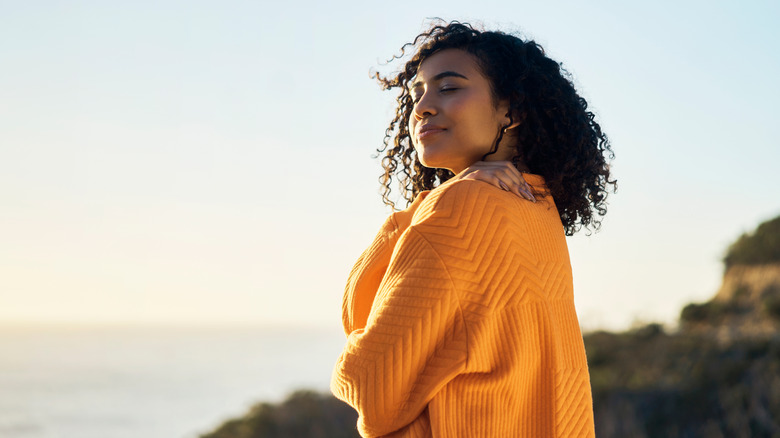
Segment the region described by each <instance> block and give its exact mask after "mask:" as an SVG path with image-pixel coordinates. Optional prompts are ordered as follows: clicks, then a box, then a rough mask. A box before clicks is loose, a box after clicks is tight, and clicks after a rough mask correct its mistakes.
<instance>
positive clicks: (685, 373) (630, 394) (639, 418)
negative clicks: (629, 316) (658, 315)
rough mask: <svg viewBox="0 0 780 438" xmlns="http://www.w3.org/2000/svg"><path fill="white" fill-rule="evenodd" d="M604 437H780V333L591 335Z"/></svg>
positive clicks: (587, 338) (653, 331) (593, 379)
mask: <svg viewBox="0 0 780 438" xmlns="http://www.w3.org/2000/svg"><path fill="white" fill-rule="evenodd" d="M585 347H586V350H587V352H588V363H589V370H590V375H591V385H592V389H593V403H594V410H595V419H596V435H597V436H599V437H602V438H604V437H626V436H630V437H637V438H641V437H670V438H671V437H710V436H712V437H777V436H780V337H777V336H775V337H774V338H770V339H766V338H764V339H741V340H739V341H738V342H734V343H732V344H729V345H720V344H719V343H718V342H717V340H716V339H713V338H711V337H708V336H703V335H692V334H686V333H676V334H666V333H664V332H663V331H659V330H658V329H657V325H654V327H649V328H642V329H639V330H634V331H631V332H627V333H607V332H597V333H592V334H590V335H586V336H585Z"/></svg>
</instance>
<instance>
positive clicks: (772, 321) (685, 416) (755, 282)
mask: <svg viewBox="0 0 780 438" xmlns="http://www.w3.org/2000/svg"><path fill="white" fill-rule="evenodd" d="M724 265H725V273H724V276H723V282H722V285H721V287H720V289H719V290H718V291H717V292H716V293H715V295H714V296H713V298H712V299H711V300H709V301H707V302H705V303H692V304H689V305H687V306H685V308H683V309H682V311H681V314H680V324H679V328H678V329H677V330H676V331H674V332H667V331H666V330H664V328H663V327H662V326H661V325H659V324H649V325H647V326H644V327H640V328H636V329H633V330H629V331H626V332H622V333H611V332H605V331H599V332H594V333H589V334H586V335H585V336H584V340H585V349H586V351H587V354H588V366H589V370H590V375H591V385H592V388H593V401H594V411H595V412H594V414H595V420H596V434H597V436H598V437H600V438H611V437H615V438H617V437H621V438H622V437H632V438H651V437H664V438H675V437H680V438H683V437H691V438H693V437H735V438H741V437H745V438H748V437H750V438H754V437H758V438H760V437H780V217H778V218H775V219H773V220H770V221H767V222H764V223H762V224H761V225H759V226H758V228H757V229H756V231H755V232H753V233H749V234H745V235H743V236H741V237H740V238H739V239H738V240H737V241H736V242H734V243H733V244H732V245H731V246H730V247H729V248H728V250H727V253H726V256H725V258H724ZM356 418H357V417H356V415H355V412H354V411H353V410H352V409H351V408H349V407H348V406H346V405H344V404H343V403H341V402H340V401H338V400H336V399H335V398H333V397H332V396H330V395H327V394H314V393H310V392H300V393H296V394H293V395H292V396H291V397H290V398H289V399H288V400H287V401H285V402H284V403H282V404H280V405H269V404H260V405H257V406H256V407H255V408H253V409H252V410H251V412H249V413H248V414H247V415H246V416H244V417H242V418H239V419H234V420H230V421H228V422H226V423H225V424H223V425H222V426H221V427H220V428H218V429H217V430H215V431H214V432H211V433H208V434H205V435H202V437H201V438H261V437H262V438H282V437H284V438H288V437H290V438H292V437H295V438H302V437H312V438H315V437H316V438H318V437H358V434H357V432H356V431H355V428H354V425H355V421H356Z"/></svg>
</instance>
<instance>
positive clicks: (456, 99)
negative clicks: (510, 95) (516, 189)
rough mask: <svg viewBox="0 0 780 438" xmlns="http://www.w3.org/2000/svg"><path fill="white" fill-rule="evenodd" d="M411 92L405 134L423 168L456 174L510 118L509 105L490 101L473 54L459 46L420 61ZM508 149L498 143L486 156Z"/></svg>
mask: <svg viewBox="0 0 780 438" xmlns="http://www.w3.org/2000/svg"><path fill="white" fill-rule="evenodd" d="M410 93H411V96H412V99H414V101H415V105H414V109H413V110H412V114H411V116H410V117H409V134H410V135H411V137H412V144H413V145H414V149H415V151H416V152H417V157H418V158H419V160H420V162H421V163H422V164H423V166H425V167H433V168H443V169H449V170H451V171H452V172H454V173H459V172H460V171H461V170H463V169H465V168H466V167H468V166H470V165H471V164H473V163H475V162H476V161H479V160H480V159H482V156H483V155H485V154H486V153H488V152H490V150H491V149H492V148H493V145H494V144H495V141H496V139H497V138H498V132H499V130H501V129H502V128H503V127H505V126H507V125H509V122H510V121H509V117H508V116H507V111H508V105H507V104H506V103H500V104H499V105H498V107H496V106H495V105H494V103H493V99H492V96H491V91H490V82H489V81H488V79H487V78H486V77H485V76H483V75H482V71H481V70H480V68H479V66H478V65H477V60H476V58H475V57H474V56H473V55H471V54H470V53H468V52H465V51H463V50H460V49H445V50H442V51H441V52H437V53H435V54H433V55H432V56H430V57H429V58H427V59H426V60H425V61H423V63H422V64H421V65H420V67H419V69H418V71H417V76H416V77H415V78H414V79H413V81H412V85H411V88H410ZM503 143H504V142H503V141H502V145H503ZM508 154H509V151H508V150H507V149H506V148H501V149H499V151H498V152H497V153H496V154H492V155H489V156H488V157H487V159H488V160H508V159H511V156H508Z"/></svg>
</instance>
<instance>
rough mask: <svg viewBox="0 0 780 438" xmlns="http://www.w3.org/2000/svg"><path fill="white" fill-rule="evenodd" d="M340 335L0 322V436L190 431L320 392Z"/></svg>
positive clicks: (140, 437)
mask: <svg viewBox="0 0 780 438" xmlns="http://www.w3.org/2000/svg"><path fill="white" fill-rule="evenodd" d="M344 342H345V338H344V334H343V333H342V332H341V331H339V330H338V329H335V328H334V329H331V328H328V329H291V328H218V329H217V328H151V327H149V328H138V327H135V328H129V327H122V328H120V327H113V328H99V327H91V328H87V327H84V328H54V327H48V328H33V327H0V437H2V438H195V437H197V436H198V435H199V434H200V433H205V432H208V431H210V430H212V429H213V428H214V427H216V426H217V425H219V424H220V423H221V422H222V420H225V419H227V418H231V417H235V416H239V415H242V414H243V413H245V412H246V411H247V409H248V408H249V407H250V406H251V405H252V404H254V403H256V402H260V401H269V402H278V401H281V400H283V399H284V398H285V396H286V395H288V394H289V393H290V392H292V391H294V390H296V389H314V390H321V391H327V388H328V382H329V380H330V374H331V371H332V369H333V365H334V364H335V361H336V358H337V357H338V354H339V352H340V351H341V348H342V347H343V346H344Z"/></svg>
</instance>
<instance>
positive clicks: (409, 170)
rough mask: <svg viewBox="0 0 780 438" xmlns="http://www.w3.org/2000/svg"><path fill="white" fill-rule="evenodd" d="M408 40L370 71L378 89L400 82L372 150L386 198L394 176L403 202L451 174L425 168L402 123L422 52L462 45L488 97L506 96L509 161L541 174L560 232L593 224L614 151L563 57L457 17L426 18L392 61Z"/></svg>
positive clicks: (602, 209)
mask: <svg viewBox="0 0 780 438" xmlns="http://www.w3.org/2000/svg"><path fill="white" fill-rule="evenodd" d="M408 47H412V48H416V52H415V53H414V55H413V56H412V58H411V59H410V60H409V61H407V62H406V64H405V65H404V66H403V68H402V69H401V70H400V71H399V72H398V73H396V74H395V75H394V76H391V77H382V76H380V75H379V73H375V74H374V75H373V77H374V78H375V79H377V80H378V81H379V82H380V84H381V85H382V87H383V89H385V90H389V89H391V88H399V89H400V94H399V95H398V98H397V105H398V106H397V108H396V113H395V117H394V118H393V120H392V121H391V122H390V126H389V127H388V128H387V129H386V130H385V137H384V146H383V147H381V148H379V149H377V152H378V153H379V154H382V153H384V157H382V167H383V168H384V174H382V175H381V176H380V178H379V181H380V183H381V184H382V186H383V189H384V191H383V194H382V200H383V201H384V203H385V204H387V205H389V206H392V207H394V208H395V207H396V206H395V203H394V202H393V201H391V200H390V197H389V195H390V192H391V189H390V186H391V183H392V180H393V177H394V176H395V177H396V178H398V182H399V186H400V188H401V191H402V195H403V198H404V199H405V200H406V201H407V204H408V203H410V202H412V201H413V200H414V198H415V197H416V196H417V194H418V193H420V192H421V191H424V190H430V189H433V188H435V187H437V186H438V185H440V184H441V183H443V182H445V181H447V180H448V179H450V178H452V177H453V176H454V175H453V173H452V172H451V171H449V170H447V169H435V168H427V167H425V166H423V165H422V164H421V163H420V161H419V159H418V157H417V154H416V152H415V150H414V147H413V146H412V143H411V136H410V133H409V128H408V125H409V117H410V116H411V114H412V111H413V109H414V102H413V98H412V96H411V94H410V91H409V87H408V85H409V82H410V81H411V80H413V79H414V77H415V76H416V75H417V70H418V68H419V67H420V65H421V64H422V62H423V61H424V60H425V59H426V58H428V57H429V56H431V55H433V54H434V53H437V52H439V51H441V50H444V49H460V50H464V51H466V52H467V53H469V54H471V55H473V56H474V57H475V58H476V60H477V65H478V67H479V68H480V70H481V72H482V73H483V75H484V76H485V77H486V78H487V79H488V81H489V82H490V85H491V91H492V94H493V96H492V98H493V102H494V104H497V102H498V101H499V100H508V101H509V108H510V114H511V115H512V116H513V118H514V117H516V119H515V120H513V121H514V122H519V123H520V125H519V126H518V127H517V128H515V130H514V132H515V133H516V136H517V144H516V155H515V157H514V158H513V160H512V161H513V162H514V163H515V165H517V164H518V163H519V162H521V161H522V163H524V164H525V165H526V166H528V169H529V171H530V172H531V173H534V174H538V175H541V176H542V177H544V179H545V181H546V183H547V188H548V189H549V193H550V194H551V195H552V197H553V198H554V199H555V203H556V205H557V207H558V212H559V214H560V217H561V222H562V223H563V226H564V229H565V231H566V235H567V236H571V235H572V234H574V233H575V232H577V231H579V230H580V229H581V228H582V227H584V228H585V229H589V228H590V227H591V226H592V227H594V228H595V229H596V230H598V228H599V227H600V225H601V221H600V217H602V216H604V215H605V214H606V212H607V204H606V198H607V192H608V189H609V188H610V187H609V186H611V189H612V191H613V192H614V191H615V190H616V189H617V182H616V181H615V180H613V179H610V169H609V163H608V162H607V158H608V159H609V160H611V159H613V158H614V153H613V152H612V149H611V147H610V144H609V140H608V139H607V136H606V135H605V134H604V133H603V132H602V131H601V127H600V126H599V124H598V123H596V121H595V116H594V114H593V113H592V112H590V111H588V103H587V102H586V101H585V99H583V98H582V97H580V96H579V95H578V94H577V92H576V90H575V89H574V85H573V84H572V81H571V79H570V75H569V73H568V72H567V71H566V70H565V69H563V67H562V66H561V64H559V63H557V62H555V61H553V60H552V59H550V58H548V57H547V56H546V55H545V52H544V49H543V48H542V47H541V46H540V45H539V44H537V43H536V42H534V41H532V40H529V41H523V40H522V39H520V38H519V37H517V36H514V35H511V34H507V33H504V32H500V31H481V30H477V29H475V28H474V27H472V26H471V25H470V24H468V23H461V22H458V21H453V22H450V23H448V24H434V25H432V26H431V28H430V29H429V30H428V31H426V32H423V33H421V34H420V35H418V36H417V37H416V38H415V39H414V40H413V41H412V42H411V43H407V44H404V45H403V46H402V47H401V54H400V55H397V56H394V57H393V58H391V61H392V60H393V59H400V58H401V57H403V56H404V53H405V52H406V49H407V48H408ZM501 137H502V133H501V131H499V133H498V140H497V142H496V145H495V146H494V147H493V150H492V151H491V152H488V153H487V154H486V155H485V156H487V155H490V154H492V153H495V152H496V150H497V147H498V142H500V141H501ZM391 141H392V146H391ZM484 158H485V157H483V159H484ZM543 195H544V194H542V196H543Z"/></svg>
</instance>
